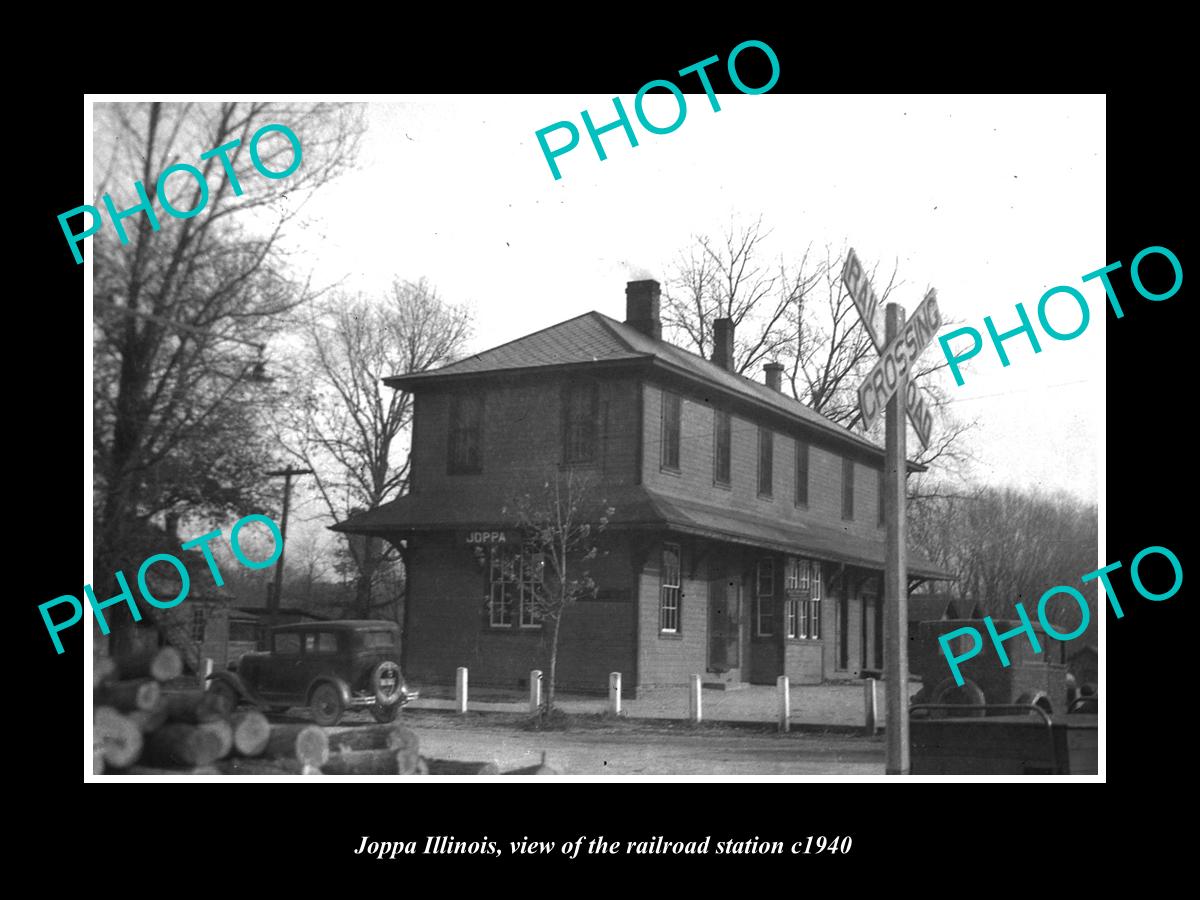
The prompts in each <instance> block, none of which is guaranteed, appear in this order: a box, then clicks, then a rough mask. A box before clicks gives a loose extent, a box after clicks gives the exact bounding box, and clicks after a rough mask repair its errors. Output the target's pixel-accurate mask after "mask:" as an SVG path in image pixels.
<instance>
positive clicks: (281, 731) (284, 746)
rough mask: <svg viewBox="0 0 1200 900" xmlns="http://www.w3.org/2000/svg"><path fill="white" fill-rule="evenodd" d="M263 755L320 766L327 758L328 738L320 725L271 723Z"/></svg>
mask: <svg viewBox="0 0 1200 900" xmlns="http://www.w3.org/2000/svg"><path fill="white" fill-rule="evenodd" d="M264 755H265V756H269V757H273V758H276V759H278V758H283V759H296V760H299V761H300V762H302V763H307V764H308V765H310V766H318V767H320V766H323V765H325V762H326V761H327V760H328V759H329V738H328V737H327V736H326V735H325V730H324V729H323V728H322V727H321V726H320V725H272V726H271V736H270V737H269V738H267V749H266V751H265V752H264Z"/></svg>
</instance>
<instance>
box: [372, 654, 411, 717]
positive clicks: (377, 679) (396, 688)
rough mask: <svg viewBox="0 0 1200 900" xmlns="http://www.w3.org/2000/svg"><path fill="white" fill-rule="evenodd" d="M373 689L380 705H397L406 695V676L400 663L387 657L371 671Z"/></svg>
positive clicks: (376, 700) (376, 701)
mask: <svg viewBox="0 0 1200 900" xmlns="http://www.w3.org/2000/svg"><path fill="white" fill-rule="evenodd" d="M371 689H372V690H373V691H374V692H375V703H376V704H377V705H379V706H395V705H396V704H398V703H399V702H400V698H401V697H402V696H404V678H403V676H401V674H400V665H399V664H398V663H396V662H393V661H392V660H390V659H385V660H384V661H383V662H381V663H380V664H379V665H377V666H376V667H375V669H374V670H373V671H372V672H371Z"/></svg>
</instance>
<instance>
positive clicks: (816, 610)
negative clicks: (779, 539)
mask: <svg viewBox="0 0 1200 900" xmlns="http://www.w3.org/2000/svg"><path fill="white" fill-rule="evenodd" d="M784 588H785V591H786V592H789V599H788V601H787V603H786V605H785V607H784V625H785V628H786V634H787V636H788V637H790V638H803V639H808V640H819V639H820V637H821V564H820V563H819V562H818V561H816V560H813V559H802V558H799V557H795V556H789V557H788V560H787V567H786V569H785V575H784ZM790 592H799V593H801V594H802V593H804V592H806V593H807V594H808V596H807V598H803V597H793V596H791V594H790Z"/></svg>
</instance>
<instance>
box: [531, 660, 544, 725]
mask: <svg viewBox="0 0 1200 900" xmlns="http://www.w3.org/2000/svg"><path fill="white" fill-rule="evenodd" d="M541 711H542V670H541V669H533V670H531V671H530V673H529V714H530V715H531V716H536V715H537V714H538V713H540V712H541Z"/></svg>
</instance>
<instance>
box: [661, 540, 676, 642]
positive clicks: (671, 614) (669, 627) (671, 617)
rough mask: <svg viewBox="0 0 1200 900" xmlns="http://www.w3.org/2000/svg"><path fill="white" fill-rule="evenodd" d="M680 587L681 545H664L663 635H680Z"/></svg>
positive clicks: (662, 585)
mask: <svg viewBox="0 0 1200 900" xmlns="http://www.w3.org/2000/svg"><path fill="white" fill-rule="evenodd" d="M679 587H680V584H679V545H678V544H663V558H662V584H661V587H660V589H659V607H658V623H659V624H658V628H659V631H661V632H662V633H663V634H678V633H679Z"/></svg>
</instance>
